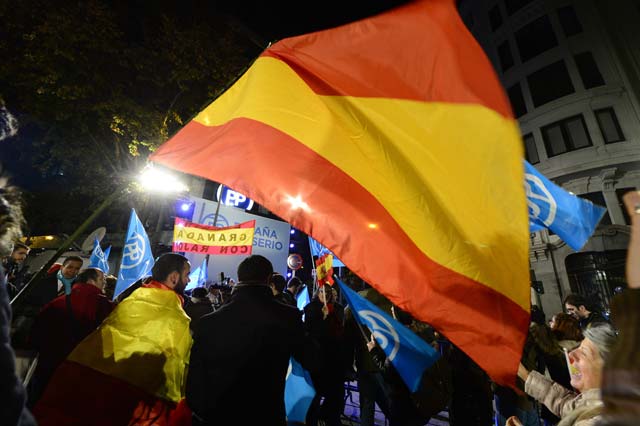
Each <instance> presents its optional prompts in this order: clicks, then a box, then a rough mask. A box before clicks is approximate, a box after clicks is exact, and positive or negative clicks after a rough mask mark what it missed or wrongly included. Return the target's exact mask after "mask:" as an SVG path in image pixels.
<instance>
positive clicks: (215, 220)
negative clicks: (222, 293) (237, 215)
mask: <svg viewBox="0 0 640 426" xmlns="http://www.w3.org/2000/svg"><path fill="white" fill-rule="evenodd" d="M223 190H224V184H222V183H221V184H220V195H221V196H222V191H223ZM220 198H222V197H218V203H217V204H216V212H215V213H214V215H213V226H216V224H217V223H218V214H219V213H220ZM210 258H211V257H210V255H209V253H207V254H206V256H205V257H204V261H205V263H206V264H207V274H208V273H209V259H210ZM220 284H222V283H220Z"/></svg>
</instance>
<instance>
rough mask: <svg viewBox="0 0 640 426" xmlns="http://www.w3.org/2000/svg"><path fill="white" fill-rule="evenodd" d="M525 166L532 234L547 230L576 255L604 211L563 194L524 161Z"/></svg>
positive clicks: (569, 194) (560, 189)
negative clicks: (554, 234) (553, 233)
mask: <svg viewBox="0 0 640 426" xmlns="http://www.w3.org/2000/svg"><path fill="white" fill-rule="evenodd" d="M524 164H525V175H524V186H525V190H526V193H527V206H528V208H529V225H530V226H529V230H530V231H531V232H535V231H539V230H541V229H543V228H548V229H550V230H551V231H553V232H555V233H556V234H557V235H558V236H559V237H560V238H561V239H562V240H563V241H564V242H565V243H567V245H569V247H571V248H572V249H574V250H575V251H579V250H580V249H581V248H582V247H583V246H584V245H585V243H586V242H587V240H588V239H589V237H591V235H592V234H593V231H595V229H596V226H598V222H600V219H602V216H603V215H604V213H605V212H606V211H607V209H605V208H604V207H600V206H598V205H595V204H593V203H592V202H591V201H589V200H585V199H584V198H580V197H578V196H576V195H573V194H571V193H569V192H567V191H565V190H564V189H562V188H560V187H559V186H558V185H556V184H555V183H553V182H551V181H550V180H549V179H547V178H546V177H544V176H543V175H542V174H541V173H540V172H538V171H537V170H536V169H535V168H534V167H533V166H532V165H531V164H529V163H528V162H527V161H525V162H524Z"/></svg>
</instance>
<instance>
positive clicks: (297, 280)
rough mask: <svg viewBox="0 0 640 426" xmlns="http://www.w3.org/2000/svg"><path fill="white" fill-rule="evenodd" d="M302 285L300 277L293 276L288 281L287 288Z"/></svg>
mask: <svg viewBox="0 0 640 426" xmlns="http://www.w3.org/2000/svg"><path fill="white" fill-rule="evenodd" d="M301 285H302V281H300V278H298V277H293V278H291V279H290V280H289V282H288V283H287V288H291V287H296V288H298V287H300V286H301Z"/></svg>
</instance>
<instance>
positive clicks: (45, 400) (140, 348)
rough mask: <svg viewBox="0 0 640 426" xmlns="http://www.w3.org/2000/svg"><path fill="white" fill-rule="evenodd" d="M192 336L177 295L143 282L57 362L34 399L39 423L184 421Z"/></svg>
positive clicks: (157, 424) (165, 425)
mask: <svg viewBox="0 0 640 426" xmlns="http://www.w3.org/2000/svg"><path fill="white" fill-rule="evenodd" d="M191 343H192V341H191V333H190V332H189V317H188V316H187V314H186V313H185V312H184V310H183V309H182V301H181V299H180V298H179V296H178V295H176V293H174V292H173V290H171V289H169V288H167V287H165V286H163V285H162V284H160V283H156V282H152V283H151V284H145V286H143V287H141V288H139V289H137V290H136V291H134V292H133V293H132V294H131V295H130V296H129V297H127V298H126V299H125V300H124V301H122V302H121V303H120V304H119V305H118V306H117V307H116V309H115V310H114V311H113V312H112V313H111V315H109V316H108V317H107V318H106V319H105V320H104V322H103V323H102V325H101V326H100V327H99V328H98V329H97V330H96V331H94V332H93V333H91V334H90V335H89V336H87V337H86V338H85V339H84V340H83V341H82V342H81V343H80V344H79V345H78V346H77V347H76V348H75V349H74V350H73V352H71V354H70V355H69V357H68V358H67V360H66V361H64V362H63V363H62V364H61V365H60V367H58V369H57V370H56V372H55V374H54V375H53V377H52V378H51V381H50V382H49V385H48V386H47V389H46V391H45V393H44V395H43V397H42V398H41V399H40V401H38V403H37V404H36V406H35V409H34V414H35V416H36V419H37V420H38V424H40V425H41V426H48V425H52V426H53V425H55V426H57V425H105V426H107V425H122V424H125V425H126V424H128V425H144V426H152V425H153V426H172V425H175V424H184V423H185V422H184V416H186V417H187V418H190V413H189V411H188V409H186V410H185V406H184V405H182V404H179V403H180V402H181V401H182V400H183V397H184V389H185V381H186V373H187V366H188V364H189V354H190V352H191ZM186 423H187V424H189V423H190V422H186Z"/></svg>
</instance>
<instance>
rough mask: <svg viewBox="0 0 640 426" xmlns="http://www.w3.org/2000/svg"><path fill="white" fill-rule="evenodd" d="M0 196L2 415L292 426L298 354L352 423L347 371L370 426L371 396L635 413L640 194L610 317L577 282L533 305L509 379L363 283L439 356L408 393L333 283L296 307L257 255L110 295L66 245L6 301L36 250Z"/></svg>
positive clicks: (464, 409)
mask: <svg viewBox="0 0 640 426" xmlns="http://www.w3.org/2000/svg"><path fill="white" fill-rule="evenodd" d="M0 197H2V200H1V201H2V202H1V203H0V230H1V231H2V234H1V235H0V240H1V241H0V248H2V250H3V252H2V255H3V260H2V269H3V270H2V273H1V274H0V326H1V328H0V330H1V335H0V361H1V362H2V364H1V365H2V366H1V368H2V370H1V371H0V377H2V381H1V384H0V398H1V399H2V401H3V404H0V424H2V425H11V426H13V425H34V424H40V425H94V424H95V425H117V424H129V425H189V424H193V425H196V426H198V425H255V424H259V425H284V424H286V423H287V419H286V411H285V403H284V397H283V395H284V390H285V381H286V378H287V370H288V368H289V362H290V359H291V358H292V357H293V358H294V359H295V360H297V361H298V362H299V363H300V364H301V365H302V366H303V367H304V368H305V369H306V370H308V371H309V373H310V376H311V380H312V382H313V385H314V388H315V390H316V396H315V397H314V398H313V401H312V402H311V404H310V408H309V410H308V414H307V418H306V423H307V424H311V425H319V424H323V425H329V426H336V425H341V424H342V420H343V411H344V404H345V382H353V381H356V382H357V383H358V390H359V392H360V419H359V421H360V424H361V425H364V426H367V425H373V424H374V409H375V407H376V405H377V407H379V409H380V410H381V411H382V412H383V413H384V415H385V417H386V418H387V421H388V422H389V424H390V425H391V426H396V425H402V426H404V425H409V426H411V425H416V426H417V425H424V424H426V423H427V422H428V421H429V418H430V417H432V416H434V415H436V414H437V413H438V412H439V411H440V410H443V409H447V410H448V411H449V416H450V417H449V420H450V423H451V424H452V425H465V426H469V425H482V426H484V425H489V424H498V425H508V426H518V425H525V426H533V425H535V426H540V425H541V424H544V425H556V424H557V425H559V426H567V425H576V426H589V425H599V424H602V425H638V424H640V368H639V365H638V364H639V363H640V361H639V360H640V357H638V355H637V354H638V352H637V350H638V337H637V336H638V325H639V324H638V319H639V315H640V314H639V312H640V310H639V309H638V304H639V299H638V297H640V296H638V295H639V294H640V195H639V194H638V193H637V192H633V193H630V194H628V195H627V196H626V197H625V203H626V205H627V208H628V210H629V214H630V216H631V217H632V218H633V224H632V235H631V242H630V247H629V252H628V256H629V257H628V262H627V280H628V287H629V288H628V289H626V290H625V291H624V292H622V294H619V295H617V296H616V297H615V299H614V302H613V304H612V320H611V322H610V320H609V319H607V318H606V317H605V316H603V315H602V314H601V313H600V312H599V310H598V309H597V308H596V307H594V306H592V305H591V304H590V303H589V302H588V301H587V300H585V299H584V298H582V297H581V296H579V295H575V294H572V295H569V296H567V297H566V298H565V300H564V308H565V311H566V312H558V313H556V314H555V315H553V317H551V318H550V320H549V321H548V322H547V321H546V319H545V318H544V315H543V314H542V312H541V311H540V310H539V309H537V307H535V306H534V307H533V309H532V316H531V326H530V333H529V336H528V339H527V341H526V344H525V348H524V351H523V357H522V362H521V365H520V367H519V369H518V377H519V379H520V382H519V383H518V386H517V388H515V389H512V388H505V387H500V386H497V385H495V384H493V383H492V382H491V380H490V378H489V377H488V376H487V375H486V374H485V373H484V371H482V369H481V368H480V367H479V366H478V365H477V364H475V363H474V362H473V360H471V359H470V358H469V357H468V356H467V355H466V354H465V353H464V352H462V351H460V350H459V349H458V348H457V347H455V346H454V345H452V344H451V343H450V342H448V341H447V340H446V338H445V337H444V336H441V335H439V334H438V333H437V331H436V330H433V329H432V328H431V327H429V325H427V324H423V323H420V322H419V321H416V320H415V319H413V318H412V317H411V316H410V315H409V314H407V313H405V312H402V311H401V310H399V309H398V308H397V307H394V306H393V305H392V304H391V302H389V300H387V299H386V298H384V297H383V296H382V295H381V294H380V293H378V292H377V291H376V290H375V289H373V288H371V287H368V286H366V285H359V284H353V286H354V287H356V289H357V290H360V294H361V295H362V296H364V297H365V298H367V299H368V300H369V301H371V302H372V303H374V304H375V305H377V306H378V307H379V308H380V309H382V310H383V311H385V312H387V313H389V315H392V316H393V317H395V318H396V319H398V321H400V322H401V323H403V324H405V325H406V326H407V327H409V328H410V329H411V330H413V331H414V332H415V333H416V334H417V335H418V336H420V337H421V338H423V339H424V340H425V341H427V342H428V343H429V344H431V345H433V346H434V347H436V348H437V349H438V350H439V351H440V352H441V354H442V355H443V356H442V358H441V360H440V361H438V362H437V363H436V364H435V365H434V366H433V367H431V368H430V369H428V370H427V371H426V372H425V374H424V375H423V378H422V381H423V383H422V385H421V387H420V391H419V392H414V393H412V392H410V391H409V390H408V388H407V387H406V385H405V384H404V383H403V382H402V380H401V379H400V378H399V376H398V374H397V372H396V371H395V369H394V367H393V365H392V364H391V363H389V361H388V360H387V359H386V357H385V355H384V352H383V351H382V350H380V348H379V347H378V346H377V344H376V342H375V340H374V339H373V338H372V337H371V334H370V333H368V331H367V330H366V329H363V328H362V327H359V326H358V325H357V324H356V323H355V320H354V316H353V315H352V314H351V313H350V311H349V308H348V307H346V306H344V304H342V303H341V302H340V300H341V298H340V294H339V292H338V291H336V289H335V288H333V287H329V286H326V285H325V286H322V287H320V288H318V289H317V290H316V291H315V292H314V294H313V295H312V297H311V301H310V303H308V304H307V305H306V306H304V308H303V310H300V309H299V308H298V306H297V300H298V295H299V294H300V293H301V292H305V291H309V289H308V287H307V286H306V285H304V284H303V283H302V282H301V281H300V280H299V279H297V278H295V277H294V278H293V279H290V280H287V279H285V277H283V276H282V275H281V274H278V273H275V272H274V270H273V265H272V264H271V263H270V261H269V260H268V259H266V258H264V257H262V256H259V255H253V256H249V257H247V258H245V259H244V260H243V261H242V262H241V263H240V265H239V267H238V270H237V278H238V282H237V283H233V285H231V286H229V285H211V286H208V287H197V288H195V289H193V290H192V291H190V292H188V294H187V293H185V288H186V286H187V284H188V283H189V273H190V271H191V265H190V263H189V261H188V260H187V259H186V258H185V257H184V256H182V255H180V254H177V253H167V254H164V255H162V256H160V257H158V258H157V259H156V262H155V264H154V266H153V269H152V272H151V276H150V277H146V278H145V279H141V280H140V281H139V282H137V283H136V284H134V285H132V286H131V287H130V288H129V289H128V290H127V291H125V292H123V293H122V294H121V295H119V296H118V297H117V298H116V299H115V300H114V301H112V295H113V286H114V278H113V277H110V276H108V275H107V274H106V273H105V271H102V270H100V269H97V268H92V267H91V268H84V269H83V259H82V258H80V257H76V256H69V257H66V258H65V259H64V260H63V261H62V262H61V263H59V264H56V266H55V267H53V268H52V269H50V270H49V271H48V273H47V274H46V276H45V277H44V278H43V279H41V280H40V281H38V282H34V283H31V284H30V286H31V287H32V288H30V289H29V291H28V293H27V295H26V296H25V297H24V298H23V301H22V303H20V304H19V305H17V306H13V307H12V306H10V304H9V296H10V295H11V296H13V295H15V294H16V293H17V292H18V291H19V290H20V289H21V288H22V286H24V284H25V276H24V269H25V268H22V264H23V263H24V261H25V259H26V258H27V256H28V255H29V247H28V246H27V245H25V244H23V243H21V242H18V237H19V230H20V227H21V225H22V222H21V220H22V219H21V212H20V207H19V206H20V204H19V201H18V199H17V197H16V193H15V191H14V190H13V189H12V188H10V187H5V188H3V189H1V190H0ZM12 308H14V312H13V320H12V319H11V309H12ZM14 350H18V351H20V353H31V354H33V355H35V356H36V359H37V361H36V362H34V363H33V364H32V366H35V369H28V368H21V367H20V366H18V367H17V366H16V358H15V355H14ZM25 375H26V376H28V378H29V380H28V385H27V387H26V388H25V387H24V386H23V381H22V377H21V376H25Z"/></svg>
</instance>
